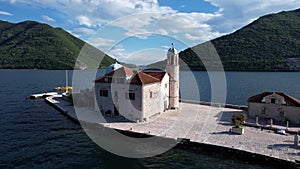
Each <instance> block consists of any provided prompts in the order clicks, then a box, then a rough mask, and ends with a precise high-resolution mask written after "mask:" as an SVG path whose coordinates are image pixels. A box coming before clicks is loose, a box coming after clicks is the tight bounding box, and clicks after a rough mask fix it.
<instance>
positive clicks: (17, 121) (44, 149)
mask: <svg viewBox="0 0 300 169" xmlns="http://www.w3.org/2000/svg"><path fill="white" fill-rule="evenodd" d="M194 73H195V77H196V78H195V79H196V81H197V84H196V86H198V87H199V91H200V97H201V100H204V101H210V97H211V96H210V87H209V86H210V84H209V79H208V75H207V74H206V73H204V72H194ZM70 75H71V72H70ZM299 75H300V74H299V73H252V72H246V73H241V72H228V73H226V77H227V88H226V89H227V94H228V97H227V102H228V103H233V104H246V102H245V101H246V99H247V98H248V97H249V96H251V95H253V94H256V93H260V92H263V91H265V90H276V91H283V92H286V93H288V94H290V95H292V96H294V97H296V98H300V90H299V84H300V78H298V77H299ZM0 78H1V81H0V98H1V102H0V124H1V127H0V168H107V169H108V168H109V169H113V168H214V169H218V168H242V169H246V168H253V169H254V168H255V169H259V168H266V167H263V166H259V165H253V164H252V165H250V164H245V163H242V162H239V161H235V160H233V159H220V158H216V157H213V156H207V155H202V154H199V153H192V152H189V151H184V150H179V149H172V150H170V151H168V152H166V153H164V154H162V155H160V156H156V157H152V158H145V159H129V158H123V157H119V156H116V155H113V154H110V153H108V152H106V151H105V150H103V149H101V148H99V147H98V146H97V145H96V144H94V143H93V142H92V141H91V140H90V139H89V137H87V136H86V134H85V133H84V131H83V130H82V129H81V127H80V126H79V125H77V124H74V123H72V122H71V121H70V120H69V119H67V118H66V117H65V116H63V115H62V114H60V113H59V112H57V111H56V110H55V109H53V108H52V107H51V106H49V105H47V104H46V103H45V102H44V101H43V100H30V99H29V95H30V94H33V93H40V92H44V91H51V90H52V89H53V88H54V87H56V86H62V85H64V84H65V72H64V71H41V70H39V71H36V70H1V71H0ZM191 78H193V77H191V76H190V74H189V73H187V72H182V76H181V93H182V97H183V98H187V99H195V98H198V97H197V94H195V93H197V92H190V89H193V88H192V87H193V85H195V84H192V83H191V81H192V80H191ZM70 80H71V76H70ZM191 85H192V86H191ZM183 93H184V94H183Z"/></svg>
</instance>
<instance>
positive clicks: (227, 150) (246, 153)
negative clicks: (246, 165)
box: [45, 96, 300, 168]
mask: <svg viewBox="0 0 300 169" xmlns="http://www.w3.org/2000/svg"><path fill="white" fill-rule="evenodd" d="M58 97H59V96H51V97H47V98H46V99H45V100H46V102H47V103H48V104H50V105H51V106H53V107H54V108H55V109H57V110H58V111H60V112H61V113H62V114H64V115H65V116H67V117H68V118H69V119H71V120H72V121H73V122H75V123H77V124H80V123H82V122H83V123H90V124H97V123H94V122H87V121H82V120H80V119H78V117H77V114H76V113H75V112H72V111H71V110H72V109H70V107H72V106H70V107H67V106H66V105H63V104H60V101H57V100H59V99H61V98H58ZM61 102H62V101H61ZM183 102H186V101H183ZM183 102H181V104H184V103H183ZM187 102H190V101H187ZM188 104H192V103H188ZM194 104H195V103H194ZM207 107H209V106H207ZM242 107H244V106H242ZM237 111H238V110H237ZM162 114H164V113H162ZM220 122H221V121H220ZM147 123H148V122H147ZM150 123H151V122H149V124H150ZM97 125H101V126H102V127H104V128H107V129H115V130H117V131H119V132H120V133H124V134H125V135H129V136H132V137H137V138H139V137H151V136H157V135H156V134H155V133H154V132H152V131H151V134H150V131H149V132H147V131H138V130H139V129H137V130H134V129H133V130H131V129H132V128H133V127H134V128H137V127H136V126H138V125H139V124H136V123H132V124H130V125H129V126H128V124H126V125H127V126H125V124H123V125H122V124H119V125H118V124H115V123H114V124H112V123H109V125H106V124H97ZM140 125H143V124H140ZM146 125H147V124H146ZM130 126H133V127H130ZM128 127H130V129H128ZM252 128H254V127H252ZM251 130H253V129H251ZM225 134H226V133H225ZM195 135H196V134H195ZM229 135H230V134H229ZM274 135H275V134H274ZM275 136H277V135H275ZM211 137H215V136H211ZM234 137H237V138H238V137H239V136H235V135H234ZM278 137H280V136H279V135H278ZM162 138H164V139H174V137H173V136H169V135H168V136H167V135H165V136H162ZM175 138H176V137H175ZM178 138H184V137H177V139H178ZM175 140H176V139H175ZM217 140H218V139H217ZM241 141H242V140H241ZM175 147H178V148H182V149H184V150H191V151H194V152H204V153H213V154H215V155H217V156H222V157H223V156H224V157H230V158H234V159H237V160H240V161H244V162H251V163H253V164H263V165H265V164H266V162H267V166H272V167H279V166H280V167H287V166H288V167H289V168H294V167H296V166H298V167H299V162H298V161H299V160H300V158H299V157H298V158H296V160H295V159H289V158H286V156H270V155H271V154H270V155H267V153H262V152H260V151H255V149H254V150H253V151H252V150H251V149H250V150H249V149H247V148H244V147H243V146H242V147H236V146H230V145H226V144H224V143H221V144H220V143H217V142H216V143H213V142H207V141H202V142H201V141H197V140H195V139H190V138H184V139H183V140H182V141H181V142H178V144H177V145H176V146H175ZM260 148H261V147H260ZM272 149H273V148H272ZM284 157H285V158H284ZM280 167H279V168H280Z"/></svg>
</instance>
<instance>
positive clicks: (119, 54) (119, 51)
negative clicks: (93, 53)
mask: <svg viewBox="0 0 300 169" xmlns="http://www.w3.org/2000/svg"><path fill="white" fill-rule="evenodd" d="M107 54H108V55H109V56H111V57H112V58H117V59H118V60H119V61H121V62H126V60H127V58H128V57H129V54H127V53H126V52H125V48H124V46H123V45H121V44H119V45H116V46H114V47H113V48H111V49H110V50H109V51H107ZM127 63H135V62H127Z"/></svg>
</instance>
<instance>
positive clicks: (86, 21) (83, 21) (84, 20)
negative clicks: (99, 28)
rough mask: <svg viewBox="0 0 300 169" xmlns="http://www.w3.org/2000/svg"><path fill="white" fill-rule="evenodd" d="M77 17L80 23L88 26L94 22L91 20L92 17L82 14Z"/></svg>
mask: <svg viewBox="0 0 300 169" xmlns="http://www.w3.org/2000/svg"><path fill="white" fill-rule="evenodd" d="M76 19H77V20H78V21H79V24H80V25H85V26H87V27H91V26H92V22H91V20H90V18H89V17H87V16H83V15H80V16H77V17H76Z"/></svg>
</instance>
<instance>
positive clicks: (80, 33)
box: [71, 28, 96, 36]
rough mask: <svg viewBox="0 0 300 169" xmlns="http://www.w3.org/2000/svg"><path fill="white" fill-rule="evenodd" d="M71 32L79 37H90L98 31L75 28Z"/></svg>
mask: <svg viewBox="0 0 300 169" xmlns="http://www.w3.org/2000/svg"><path fill="white" fill-rule="evenodd" d="M71 32H72V34H74V35H77V36H89V35H92V34H94V33H95V32H96V31H95V30H93V29H89V28H74V29H73V30H72V31H71Z"/></svg>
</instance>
